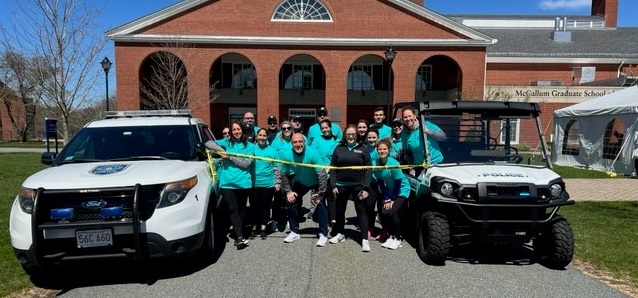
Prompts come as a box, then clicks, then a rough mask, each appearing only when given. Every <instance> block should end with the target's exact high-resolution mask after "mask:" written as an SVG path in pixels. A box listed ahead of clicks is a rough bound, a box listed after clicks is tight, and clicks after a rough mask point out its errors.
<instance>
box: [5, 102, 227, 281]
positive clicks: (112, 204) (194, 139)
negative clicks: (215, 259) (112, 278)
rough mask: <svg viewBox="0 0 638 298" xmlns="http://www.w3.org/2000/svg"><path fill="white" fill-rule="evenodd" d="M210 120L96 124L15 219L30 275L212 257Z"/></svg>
mask: <svg viewBox="0 0 638 298" xmlns="http://www.w3.org/2000/svg"><path fill="white" fill-rule="evenodd" d="M213 139H214V138H213V134H212V133H211V132H210V130H209V128H208V126H207V125H206V123H205V122H204V121H202V120H201V119H197V118H192V117H191V116H190V112H189V111H187V110H166V111H115V112H110V113H109V114H108V115H107V119H104V120H98V121H94V122H91V123H89V124H87V125H86V126H85V127H84V128H82V129H81V130H80V131H79V132H78V133H77V135H76V136H75V137H74V138H73V139H72V140H71V141H70V142H69V143H68V145H66V146H65V147H64V149H63V150H62V151H61V152H60V154H59V155H57V156H56V154H54V153H49V152H45V153H43V154H42V163H44V164H48V165H51V167H49V168H47V169H44V170H42V171H40V172H37V173H35V174H33V175H31V176H30V177H28V178H27V179H26V180H25V181H24V182H23V183H22V188H21V189H20V193H19V194H18V195H17V197H16V199H15V201H14V203H13V206H12V209H11V215H10V221H9V229H10V234H11V245H12V246H13V248H14V251H15V254H16V256H17V258H18V260H19V262H20V264H21V265H22V267H23V268H24V269H25V271H26V272H27V273H29V274H32V275H34V274H38V273H43V272H47V269H50V268H51V267H53V266H55V265H56V264H60V263H65V262H71V261H85V262H86V261H92V260H97V259H103V258H111V257H113V258H116V257H124V258H126V257H128V258H132V259H136V260H145V259H148V258H151V257H173V256H182V255H190V254H191V253H193V252H201V253H202V254H203V255H204V257H206V258H212V254H213V250H214V240H215V237H214V227H213V224H214V220H213V214H214V212H213V210H214V208H215V207H216V203H215V202H216V195H215V192H216V190H215V186H214V183H213V181H212V178H211V172H210V169H209V167H208V163H207V162H206V160H207V159H206V157H207V156H206V151H205V150H206V149H205V147H204V143H205V142H207V141H209V140H213Z"/></svg>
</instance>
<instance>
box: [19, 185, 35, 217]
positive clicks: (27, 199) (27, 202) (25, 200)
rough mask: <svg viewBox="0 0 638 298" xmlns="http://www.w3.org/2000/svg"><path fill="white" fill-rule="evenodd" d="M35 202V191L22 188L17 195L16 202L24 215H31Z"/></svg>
mask: <svg viewBox="0 0 638 298" xmlns="http://www.w3.org/2000/svg"><path fill="white" fill-rule="evenodd" d="M34 200H35V189H33V188H26V187H23V188H21V189H20V194H18V202H19V203H20V209H22V211H24V212H25V213H28V214H31V213H33V203H34Z"/></svg>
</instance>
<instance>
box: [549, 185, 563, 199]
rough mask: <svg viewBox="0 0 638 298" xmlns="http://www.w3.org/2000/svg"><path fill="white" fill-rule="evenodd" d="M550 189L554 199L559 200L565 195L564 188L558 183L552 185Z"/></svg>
mask: <svg viewBox="0 0 638 298" xmlns="http://www.w3.org/2000/svg"><path fill="white" fill-rule="evenodd" d="M549 188H550V193H551V194H552V197H553V198H558V197H560V195H561V194H562V193H563V187H562V186H561V185H560V184H558V183H556V184H552V185H551V186H550V187H549Z"/></svg>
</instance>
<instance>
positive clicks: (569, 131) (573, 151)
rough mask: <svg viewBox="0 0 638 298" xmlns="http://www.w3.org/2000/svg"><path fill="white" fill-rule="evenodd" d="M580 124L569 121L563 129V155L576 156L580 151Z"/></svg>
mask: <svg viewBox="0 0 638 298" xmlns="http://www.w3.org/2000/svg"><path fill="white" fill-rule="evenodd" d="M579 139H580V124H578V121H576V120H571V121H569V122H568V123H567V126H566V127H565V135H564V136H563V150H562V153H563V154H565V155H578V152H579V150H580V141H579Z"/></svg>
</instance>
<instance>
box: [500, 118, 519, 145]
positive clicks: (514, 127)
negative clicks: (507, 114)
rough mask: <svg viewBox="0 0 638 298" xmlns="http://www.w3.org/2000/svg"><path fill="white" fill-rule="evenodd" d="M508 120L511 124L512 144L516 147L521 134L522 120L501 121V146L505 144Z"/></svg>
mask: <svg viewBox="0 0 638 298" xmlns="http://www.w3.org/2000/svg"><path fill="white" fill-rule="evenodd" d="M507 120H509V123H510V144H512V145H516V144H518V142H519V140H518V136H519V133H520V125H519V124H520V123H519V122H520V119H504V120H503V121H501V144H505V129H506V124H507Z"/></svg>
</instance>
